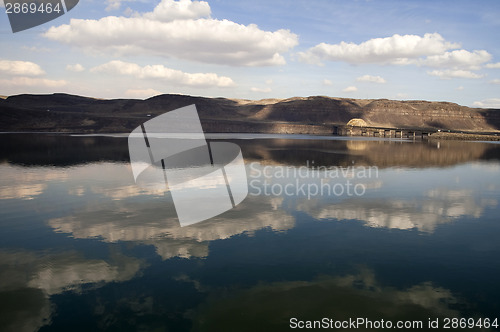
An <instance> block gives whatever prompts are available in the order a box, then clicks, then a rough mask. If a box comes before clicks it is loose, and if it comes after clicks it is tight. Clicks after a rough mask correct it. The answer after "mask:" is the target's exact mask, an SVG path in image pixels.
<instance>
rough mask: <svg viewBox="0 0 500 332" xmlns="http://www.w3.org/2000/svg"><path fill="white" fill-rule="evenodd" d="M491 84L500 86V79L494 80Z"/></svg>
mask: <svg viewBox="0 0 500 332" xmlns="http://www.w3.org/2000/svg"><path fill="white" fill-rule="evenodd" d="M490 83H491V84H500V79H498V78H495V79H494V80H491V81H490Z"/></svg>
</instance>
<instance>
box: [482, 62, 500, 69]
mask: <svg viewBox="0 0 500 332" xmlns="http://www.w3.org/2000/svg"><path fill="white" fill-rule="evenodd" d="M485 67H486V68H491V69H497V68H500V62H497V63H488V64H487V65H486V66H485Z"/></svg>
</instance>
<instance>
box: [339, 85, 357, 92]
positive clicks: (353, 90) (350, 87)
mask: <svg viewBox="0 0 500 332" xmlns="http://www.w3.org/2000/svg"><path fill="white" fill-rule="evenodd" d="M356 91H358V88H356V87H355V86H348V87H347V88H345V89H342V92H356Z"/></svg>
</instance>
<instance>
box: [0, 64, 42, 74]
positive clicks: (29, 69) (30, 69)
mask: <svg viewBox="0 0 500 332" xmlns="http://www.w3.org/2000/svg"><path fill="white" fill-rule="evenodd" d="M0 73H2V74H7V75H23V76H40V75H43V74H45V72H44V71H43V70H42V68H41V67H40V66H39V65H37V64H36V63H33V62H29V61H13V60H0Z"/></svg>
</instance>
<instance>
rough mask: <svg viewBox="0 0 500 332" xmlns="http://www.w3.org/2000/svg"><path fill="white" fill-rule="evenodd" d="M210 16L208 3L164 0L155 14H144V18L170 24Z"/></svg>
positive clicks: (156, 8) (187, 0) (154, 11)
mask: <svg viewBox="0 0 500 332" xmlns="http://www.w3.org/2000/svg"><path fill="white" fill-rule="evenodd" d="M210 14H211V10H210V5H209V4H208V3H207V2H206V1H191V0H180V1H174V0H163V1H162V2H160V3H159V4H158V6H156V7H155V9H154V10H153V12H150V13H146V14H144V18H147V19H151V20H158V21H163V22H169V21H174V20H189V19H197V18H200V17H208V16H210Z"/></svg>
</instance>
